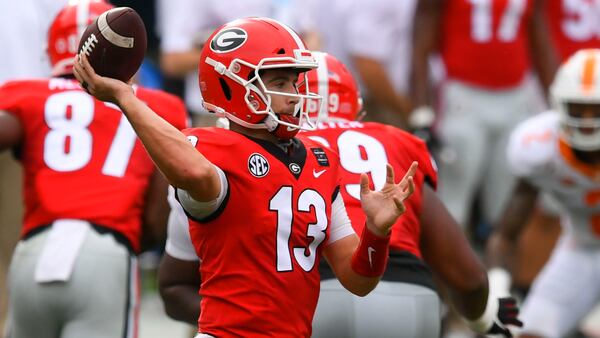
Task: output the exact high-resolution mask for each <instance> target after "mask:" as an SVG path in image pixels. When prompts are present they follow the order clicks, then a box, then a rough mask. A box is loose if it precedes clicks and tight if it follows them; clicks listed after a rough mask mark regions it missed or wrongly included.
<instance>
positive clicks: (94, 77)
mask: <svg viewBox="0 0 600 338" xmlns="http://www.w3.org/2000/svg"><path fill="white" fill-rule="evenodd" d="M73 74H74V75H75V78H77V80H79V83H81V87H83V89H85V90H86V91H87V92H88V93H90V94H92V95H93V96H95V97H96V98H97V99H98V100H101V101H108V102H112V103H116V104H118V103H119V98H120V97H122V96H123V95H127V94H132V93H133V89H132V88H131V86H130V85H129V84H127V83H125V82H123V81H120V80H116V79H112V78H109V77H104V76H100V75H98V74H96V72H95V71H94V68H92V66H91V65H90V63H89V61H88V59H87V57H86V55H85V54H83V53H80V54H79V55H77V57H76V59H75V64H74V65H73Z"/></svg>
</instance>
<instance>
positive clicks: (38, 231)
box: [21, 223, 135, 254]
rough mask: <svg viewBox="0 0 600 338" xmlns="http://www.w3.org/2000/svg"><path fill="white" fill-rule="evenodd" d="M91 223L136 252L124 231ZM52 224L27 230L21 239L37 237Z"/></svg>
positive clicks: (128, 249) (96, 228) (100, 232)
mask: <svg viewBox="0 0 600 338" xmlns="http://www.w3.org/2000/svg"><path fill="white" fill-rule="evenodd" d="M89 224H90V226H91V227H92V229H94V231H96V232H97V233H99V234H101V235H104V234H109V235H111V236H112V237H113V238H114V239H115V241H117V243H119V244H121V245H123V246H124V247H125V248H126V249H127V251H129V253H131V254H135V251H133V245H131V242H130V241H129V240H128V239H127V237H125V236H124V235H123V234H122V233H120V232H118V231H116V230H114V229H111V228H108V227H105V226H103V225H100V224H95V223H89ZM51 226H52V223H49V224H42V225H39V226H37V227H35V228H33V229H31V230H29V231H27V232H26V233H25V235H23V237H21V240H22V241H26V240H28V239H30V238H32V237H35V236H36V235H38V234H41V233H42V232H44V231H46V230H48V229H50V227H51Z"/></svg>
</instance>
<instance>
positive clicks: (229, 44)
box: [75, 18, 417, 337]
mask: <svg viewBox="0 0 600 338" xmlns="http://www.w3.org/2000/svg"><path fill="white" fill-rule="evenodd" d="M316 67H317V63H316V62H315V61H314V58H313V57H312V55H311V52H310V51H308V50H306V49H305V47H304V44H303V43H302V41H301V40H300V38H299V37H298V36H297V34H296V33H294V32H293V31H292V30H291V29H290V28H288V27H287V26H285V25H283V24H281V23H279V22H277V21H275V20H272V19H266V18H248V19H240V20H236V21H232V22H230V23H227V24H225V25H224V26H222V27H220V28H219V29H218V30H216V31H215V32H214V33H213V34H212V36H211V37H210V38H209V39H208V42H207V43H206V44H205V46H204V48H203V51H202V55H201V58H200V64H199V70H200V78H199V80H200V89H201V91H202V96H203V98H204V100H205V101H204V106H205V108H207V110H209V111H212V112H215V113H217V114H218V115H220V116H223V117H227V118H228V119H229V120H230V121H231V130H222V129H211V128H208V129H190V130H188V131H186V132H185V134H182V133H181V132H179V131H177V130H176V129H175V128H173V127H172V126H171V125H169V124H168V123H165V122H164V120H162V119H161V118H160V117H159V116H157V115H156V114H155V113H154V112H153V111H152V110H151V109H149V108H148V107H147V106H146V105H144V104H143V103H142V102H141V101H140V100H138V99H137V98H136V97H135V96H134V95H132V91H131V88H130V87H129V86H128V85H127V84H125V83H123V82H120V81H117V80H113V79H108V78H103V77H99V76H98V75H97V74H95V73H94V71H93V69H91V66H90V65H89V63H88V62H87V59H86V58H85V56H82V59H81V60H80V63H78V64H76V65H75V75H76V76H77V77H78V79H79V80H80V81H81V82H82V83H83V82H85V85H86V86H87V88H88V90H89V91H90V92H91V93H92V94H94V95H95V96H96V97H97V98H99V99H102V100H105V101H111V102H114V103H116V104H118V105H119V106H120V107H121V109H122V110H123V112H124V113H125V116H127V118H128V119H129V121H130V122H131V123H132V125H133V126H134V128H135V129H136V132H137V134H138V136H139V137H140V138H141V139H142V142H143V143H144V145H145V146H146V149H147V150H148V152H149V153H150V155H151V156H152V158H153V160H154V161H155V163H156V164H157V165H158V166H159V168H160V169H161V171H162V172H163V173H164V174H165V176H166V177H167V178H168V179H169V181H170V182H171V184H173V185H174V186H175V187H176V188H177V193H176V194H177V198H178V199H179V201H180V203H181V204H182V206H183V207H184V209H185V210H186V212H187V214H188V217H189V218H190V228H189V230H190V235H191V239H192V242H193V244H194V247H195V251H196V253H197V255H198V256H199V258H200V259H201V260H202V264H201V266H200V274H201V276H202V284H201V286H200V293H201V295H202V301H201V304H200V305H201V312H200V317H199V321H198V323H199V336H201V337H206V336H229V335H237V336H277V337H281V336H305V337H308V336H310V334H311V321H312V316H313V312H314V309H315V306H316V303H317V297H318V292H319V272H318V269H317V266H316V264H317V263H318V262H319V260H320V258H321V256H322V255H323V256H325V257H326V259H327V260H328V262H329V264H330V265H331V266H332V267H333V269H334V271H335V272H336V275H337V276H338V278H339V279H340V281H341V282H342V284H344V286H345V287H346V288H347V289H348V290H350V291H351V292H353V293H355V294H358V295H365V294H367V293H369V292H370V291H371V290H372V289H373V288H374V287H375V286H376V285H377V283H378V281H379V278H380V276H381V275H382V274H383V271H384V269H385V265H386V261H387V256H388V243H389V239H390V235H389V230H390V227H391V225H392V224H393V223H394V222H395V221H396V219H397V218H398V217H399V216H400V215H401V214H402V213H403V212H404V209H405V207H404V200H405V199H406V198H408V197H409V196H410V195H411V193H412V191H413V189H414V185H413V181H412V175H413V174H414V172H415V171H416V166H417V165H416V163H413V164H412V165H411V166H410V169H409V170H408V171H407V174H406V175H405V177H404V178H403V179H402V180H401V181H400V183H399V184H396V183H395V182H394V172H393V169H392V168H391V167H390V166H388V167H387V173H386V182H385V184H384V185H383V188H382V190H381V191H372V190H370V189H369V186H368V185H369V180H368V177H367V175H363V176H362V177H361V181H360V182H361V189H360V190H361V201H362V208H363V209H364V211H365V214H366V215H367V218H366V227H365V231H364V233H363V234H362V236H361V239H360V241H359V239H358V236H356V234H355V233H354V230H353V229H352V226H351V225H350V221H349V219H348V216H347V214H346V211H345V207H344V205H343V200H342V198H341V195H340V193H339V182H338V180H339V177H338V171H339V160H338V158H337V156H336V154H335V153H334V152H332V151H331V150H329V149H328V148H326V147H324V146H322V145H321V144H319V143H317V142H314V141H310V140H300V139H298V138H295V137H294V136H295V134H296V133H297V132H298V130H299V129H300V128H305V127H303V121H304V120H305V117H306V115H307V112H306V109H305V107H306V105H305V104H304V101H306V100H312V99H318V96H317V95H312V94H310V93H309V92H308V89H307V86H306V83H305V82H304V81H303V78H304V72H306V71H307V70H309V69H314V68H316ZM302 82H304V84H302ZM186 136H187V137H186Z"/></svg>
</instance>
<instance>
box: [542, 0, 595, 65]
mask: <svg viewBox="0 0 600 338" xmlns="http://www.w3.org/2000/svg"><path fill="white" fill-rule="evenodd" d="M544 3H545V12H546V16H547V18H548V20H547V21H548V26H549V28H550V36H551V37H552V40H553V41H554V45H555V47H556V48H557V49H558V53H559V56H560V59H561V60H563V61H566V60H567V58H569V56H571V55H572V54H573V53H575V52H576V51H578V50H580V49H587V48H600V30H599V29H598V27H599V26H598V20H597V19H596V18H597V17H598V13H599V11H600V1H598V0H547V1H545V2H544Z"/></svg>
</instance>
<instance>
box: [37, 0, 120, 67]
mask: <svg viewBox="0 0 600 338" xmlns="http://www.w3.org/2000/svg"><path fill="white" fill-rule="evenodd" d="M111 8H113V6H112V5H110V4H108V3H106V2H104V1H101V0H79V1H69V4H68V5H67V6H65V7H64V8H63V9H62V10H61V11H60V12H59V13H58V15H57V16H56V18H54V21H53V22H52V25H51V26H50V30H49V31H48V50H47V52H48V56H49V57H50V63H51V64H52V75H53V76H58V75H65V74H71V73H72V68H73V60H75V55H76V54H77V46H78V45H79V38H80V37H81V35H82V34H83V32H84V31H85V29H86V28H87V26H88V25H89V24H90V23H92V21H94V19H96V17H98V16H99V15H100V14H102V13H104V12H106V11H107V10H109V9H111Z"/></svg>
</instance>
